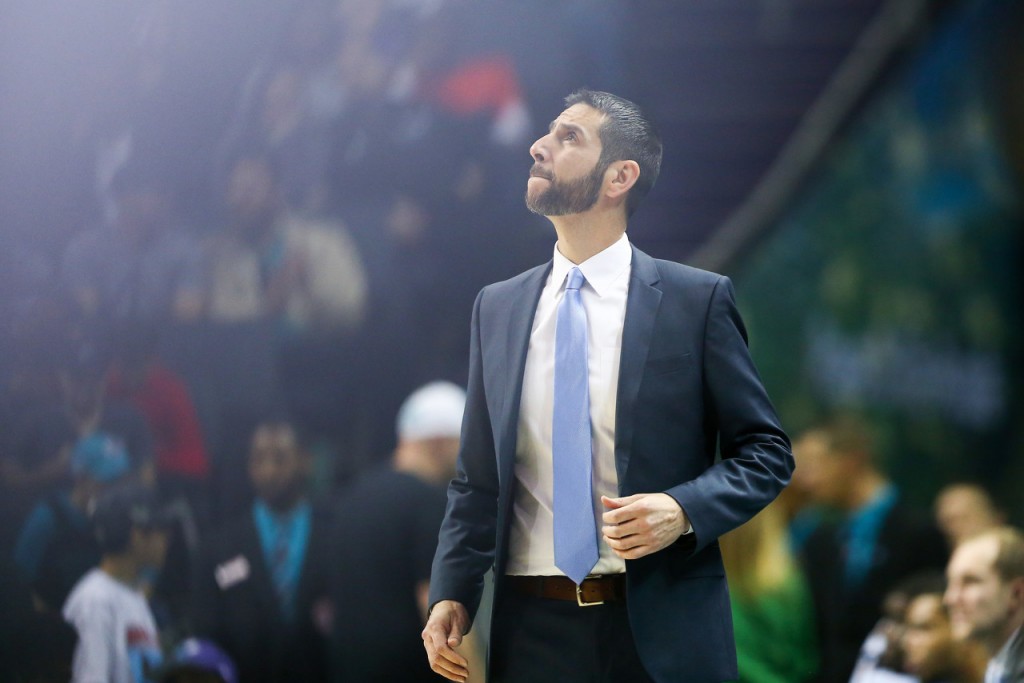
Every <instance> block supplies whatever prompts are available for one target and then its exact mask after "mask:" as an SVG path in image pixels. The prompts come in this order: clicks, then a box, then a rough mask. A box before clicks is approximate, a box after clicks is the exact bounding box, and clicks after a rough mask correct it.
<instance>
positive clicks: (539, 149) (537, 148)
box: [530, 135, 547, 161]
mask: <svg viewBox="0 0 1024 683" xmlns="http://www.w3.org/2000/svg"><path fill="white" fill-rule="evenodd" d="M546 138H547V136H546V135H545V136H543V137H540V138H537V140H535V141H534V143H533V144H532V145H530V156H531V157H533V160H534V161H544V160H545V159H546V158H547V145H546V143H545V142H544V140H545V139H546Z"/></svg>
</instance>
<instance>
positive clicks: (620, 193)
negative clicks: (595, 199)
mask: <svg viewBox="0 0 1024 683" xmlns="http://www.w3.org/2000/svg"><path fill="white" fill-rule="evenodd" d="M639 179H640V164H638V163H636V162H635V161H632V160H629V159H627V160H624V161H615V162H612V163H611V164H610V165H609V166H608V170H606V171H605V196H606V197H608V198H609V199H625V197H626V194H628V193H629V191H630V190H631V189H632V188H633V186H634V185H636V181H637V180H639Z"/></svg>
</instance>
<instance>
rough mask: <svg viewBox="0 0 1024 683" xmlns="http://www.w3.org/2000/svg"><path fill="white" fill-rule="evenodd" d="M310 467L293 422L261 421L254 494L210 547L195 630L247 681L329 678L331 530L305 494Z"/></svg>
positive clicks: (253, 463) (252, 457) (309, 682)
mask: <svg viewBox="0 0 1024 683" xmlns="http://www.w3.org/2000/svg"><path fill="white" fill-rule="evenodd" d="M311 465H312V458H311V455H310V453H309V452H308V450H307V444H305V443H303V441H302V440H301V439H300V437H299V434H298V433H297V431H296V429H295V427H294V426H293V425H292V424H291V423H289V422H287V421H284V420H267V421H264V422H262V423H261V424H260V425H259V426H258V427H257V428H256V430H255V432H254V433H253V436H252V442H251V450H250V454H249V478H250V479H251V481H252V485H253V488H254V489H255V491H256V500H255V501H254V502H253V504H252V508H251V510H250V511H249V512H248V514H246V515H244V516H242V517H240V518H238V519H234V520H231V521H229V522H228V523H227V524H225V525H224V526H223V528H221V529H220V530H219V531H218V532H217V533H214V534H213V535H212V536H211V537H210V538H208V539H207V540H206V544H205V546H204V552H203V557H202V560H201V562H200V566H199V573H198V576H197V579H196V582H195V584H194V586H195V589H194V600H193V605H194V609H193V620H194V625H195V630H196V633H197V634H198V635H199V636H201V637H204V638H210V639H211V640H213V641H214V642H216V643H218V644H220V645H221V646H222V647H223V648H224V650H225V651H226V652H227V653H228V654H229V655H230V656H231V658H232V659H233V660H234V661H235V663H236V664H237V666H238V672H239V675H240V677H241V680H243V681H245V682H246V683H277V682H279V681H303V682H304V683H317V682H318V681H325V680H327V662H326V657H327V651H326V646H327V639H326V637H325V634H326V625H325V623H324V620H325V618H326V617H327V616H328V615H327V610H328V609H329V602H328V587H327V571H328V570H329V569H331V563H330V562H329V557H330V551H329V541H330V536H329V534H330V529H331V527H330V523H329V520H328V518H327V517H326V516H325V515H324V514H323V513H321V512H320V511H318V510H314V508H313V506H312V505H311V504H310V502H309V500H308V497H307V495H306V489H307V484H308V479H309V476H310V469H311ZM371 629H372V627H371Z"/></svg>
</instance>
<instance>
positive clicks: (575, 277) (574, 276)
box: [565, 268, 586, 289]
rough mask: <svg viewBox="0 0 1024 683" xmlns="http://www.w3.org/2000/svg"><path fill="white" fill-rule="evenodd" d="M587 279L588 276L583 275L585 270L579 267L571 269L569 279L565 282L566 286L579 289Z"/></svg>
mask: <svg viewBox="0 0 1024 683" xmlns="http://www.w3.org/2000/svg"><path fill="white" fill-rule="evenodd" d="M585 281H586V278H584V277H583V271H582V270H580V269H579V268H573V269H572V270H570V271H569V281H568V282H566V283H565V288H566V289H579V288H580V287H582V286H583V283H584V282H585Z"/></svg>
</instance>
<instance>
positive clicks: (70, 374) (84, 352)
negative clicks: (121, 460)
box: [5, 340, 154, 493]
mask: <svg viewBox="0 0 1024 683" xmlns="http://www.w3.org/2000/svg"><path fill="white" fill-rule="evenodd" d="M108 368H109V359H108V358H107V356H106V354H105V353H104V352H103V351H102V350H101V349H100V348H99V346H98V344H96V343H95V342H93V341H91V340H89V341H82V342H78V344H77V348H76V349H74V350H73V351H71V352H70V353H69V354H67V355H66V357H65V358H64V359H63V367H61V369H60V371H59V378H60V386H61V394H62V397H63V400H62V401H61V403H60V404H57V405H54V404H50V405H45V406H44V405H37V406H34V407H33V408H32V411H31V413H30V414H27V415H24V416H23V417H22V419H23V420H24V421H25V424H26V428H25V431H24V433H23V435H22V436H21V438H20V439H19V443H18V444H17V447H16V448H15V449H12V452H11V453H9V454H7V456H6V457H7V463H6V465H5V474H6V479H7V482H8V485H9V486H12V487H32V488H33V489H35V490H37V491H39V492H40V493H42V492H46V491H49V490H53V489H54V488H55V487H56V486H58V485H59V484H63V483H65V482H67V481H68V465H69V463H70V461H71V453H72V449H73V448H74V446H75V444H76V443H77V442H78V441H79V439H82V438H84V437H87V436H89V435H90V434H93V433H94V432H103V433H105V434H109V435H110V436H112V437H114V438H115V439H119V440H120V441H121V442H122V443H123V444H124V446H125V448H127V450H128V457H129V458H130V459H131V464H132V470H133V472H134V473H135V474H136V475H137V476H138V477H139V478H140V479H141V480H143V481H146V482H150V483H151V482H152V481H153V476H154V473H153V438H152V435H151V434H150V431H149V427H148V426H147V425H146V420H145V418H144V417H143V416H142V415H141V414H140V413H139V412H138V411H137V410H135V408H133V407H132V406H130V405H128V404H125V403H123V402H120V401H113V400H110V399H109V398H108V396H107V372H108Z"/></svg>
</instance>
